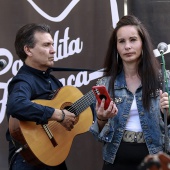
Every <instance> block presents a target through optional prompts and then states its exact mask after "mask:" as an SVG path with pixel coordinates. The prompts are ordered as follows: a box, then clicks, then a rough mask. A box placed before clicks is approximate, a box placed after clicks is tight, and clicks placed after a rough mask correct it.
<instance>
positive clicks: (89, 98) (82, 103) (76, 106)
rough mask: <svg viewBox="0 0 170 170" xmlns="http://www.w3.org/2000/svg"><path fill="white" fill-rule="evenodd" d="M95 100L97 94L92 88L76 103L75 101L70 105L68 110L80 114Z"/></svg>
mask: <svg viewBox="0 0 170 170" xmlns="http://www.w3.org/2000/svg"><path fill="white" fill-rule="evenodd" d="M94 101H95V96H94V93H93V91H92V90H91V91H89V92H88V93H87V94H85V95H84V96H83V97H82V98H80V99H79V100H77V101H76V102H75V103H73V104H72V105H71V106H70V107H69V109H68V111H70V112H72V113H74V114H75V115H76V116H78V115H79V114H80V113H81V112H83V111H84V110H85V109H87V108H88V107H89V106H90V105H91V104H92V103H93V102H94Z"/></svg>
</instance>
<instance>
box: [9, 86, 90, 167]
mask: <svg viewBox="0 0 170 170" xmlns="http://www.w3.org/2000/svg"><path fill="white" fill-rule="evenodd" d="M82 96H83V94H82V93H81V92H80V91H79V90H78V89H77V88H75V87H73V86H65V87H63V88H61V90H60V91H59V92H58V93H57V95H56V96H55V97H54V98H53V99H52V100H34V101H32V102H35V103H37V104H41V105H44V106H49V107H54V108H57V109H64V108H67V107H69V106H70V105H71V104H73V103H74V102H76V101H77V100H78V99H80V98H81V97H82ZM10 119H11V120H10V121H12V120H13V118H10ZM76 119H77V123H76V124H75V125H74V128H73V129H72V130H71V131H67V130H66V129H65V128H64V127H63V126H62V125H61V124H60V123H58V122H56V121H49V122H48V124H47V128H48V129H49V131H50V133H51V134H52V139H50V138H49V136H48V135H47V132H46V131H45V130H44V128H43V127H42V126H41V125H36V123H35V122H29V121H18V126H14V125H12V127H11V128H10V129H11V130H10V133H11V136H13V138H14V139H15V138H16V132H17V133H20V134H21V135H20V138H21V136H23V139H22V140H21V139H15V140H20V141H18V142H20V143H22V144H23V145H24V144H25V146H26V149H24V150H23V153H24V152H25V150H29V158H26V154H25V153H24V154H23V156H24V158H25V159H26V160H27V161H28V162H30V163H32V164H34V165H39V164H40V163H43V164H46V165H49V166H56V165H59V164H61V163H62V162H63V161H64V160H65V159H66V158H67V156H68V154H69V151H70V149H71V145H72V142H73V139H74V137H75V136H76V135H78V134H81V133H84V132H87V131H88V130H89V128H90V126H91V125H92V121H93V116H92V111H91V109H90V107H88V108H87V109H85V110H84V111H83V112H82V113H81V114H79V116H77V118H76ZM11 124H12V123H11ZM18 127H19V128H18ZM13 128H15V129H18V130H15V129H13ZM17 136H19V135H18V134H17ZM24 141H25V142H24ZM54 141H55V142H56V143H55V144H54ZM30 153H32V158H31V157H30V156H31V154H30ZM21 154H22V151H21ZM28 159H29V160H28Z"/></svg>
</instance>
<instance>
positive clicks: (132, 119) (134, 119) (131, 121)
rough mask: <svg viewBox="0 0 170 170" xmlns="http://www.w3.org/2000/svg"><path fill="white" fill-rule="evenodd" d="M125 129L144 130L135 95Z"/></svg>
mask: <svg viewBox="0 0 170 170" xmlns="http://www.w3.org/2000/svg"><path fill="white" fill-rule="evenodd" d="M125 130H129V131H133V132H142V127H141V124H140V120H139V113H138V110H137V105H136V98H135V96H134V99H133V102H132V106H131V109H130V113H129V118H128V120H127V124H126V127H125Z"/></svg>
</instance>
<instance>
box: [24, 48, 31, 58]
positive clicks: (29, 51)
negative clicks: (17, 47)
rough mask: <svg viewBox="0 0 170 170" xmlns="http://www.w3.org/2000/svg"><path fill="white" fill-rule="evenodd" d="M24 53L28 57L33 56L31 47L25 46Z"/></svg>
mask: <svg viewBox="0 0 170 170" xmlns="http://www.w3.org/2000/svg"><path fill="white" fill-rule="evenodd" d="M24 51H25V53H26V54H27V56H32V53H31V50H30V47H28V46H26V45H25V46H24Z"/></svg>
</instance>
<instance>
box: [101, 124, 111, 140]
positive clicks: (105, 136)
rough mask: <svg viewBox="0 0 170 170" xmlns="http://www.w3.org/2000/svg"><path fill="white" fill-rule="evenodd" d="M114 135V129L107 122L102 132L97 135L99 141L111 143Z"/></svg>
mask: <svg viewBox="0 0 170 170" xmlns="http://www.w3.org/2000/svg"><path fill="white" fill-rule="evenodd" d="M113 135H114V128H113V127H112V125H111V123H110V122H108V123H106V124H105V126H104V127H103V129H102V131H101V132H100V134H99V139H100V140H101V141H104V142H111V141H112V138H113Z"/></svg>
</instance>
